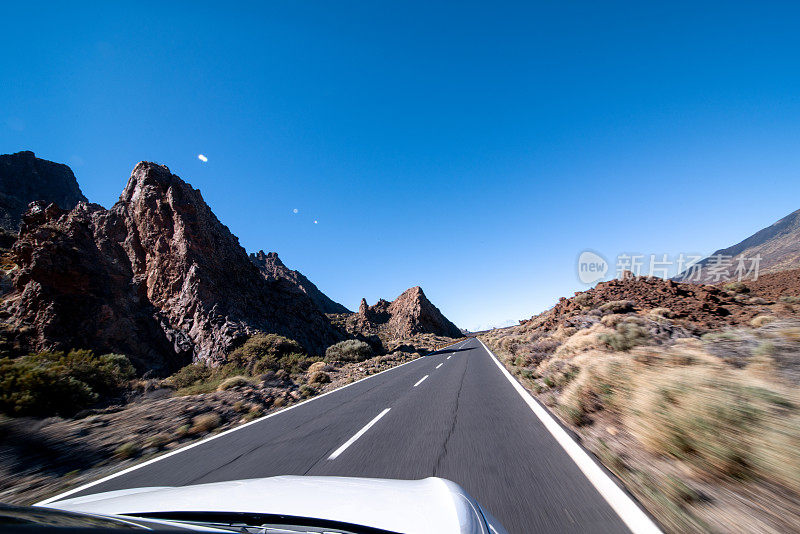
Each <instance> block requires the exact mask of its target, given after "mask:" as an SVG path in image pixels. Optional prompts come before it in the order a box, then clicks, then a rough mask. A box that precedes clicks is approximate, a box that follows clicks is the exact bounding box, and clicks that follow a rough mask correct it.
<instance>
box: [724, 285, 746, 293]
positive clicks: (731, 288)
mask: <svg viewBox="0 0 800 534" xmlns="http://www.w3.org/2000/svg"><path fill="white" fill-rule="evenodd" d="M722 289H724V290H726V291H732V292H733V293H749V292H750V288H749V287H747V284H745V283H744V282H728V283H727V284H725V285H723V286H722Z"/></svg>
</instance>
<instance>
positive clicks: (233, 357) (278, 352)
mask: <svg viewBox="0 0 800 534" xmlns="http://www.w3.org/2000/svg"><path fill="white" fill-rule="evenodd" d="M302 350H303V348H302V347H301V346H300V344H299V343H297V342H296V341H294V340H291V339H288V338H285V337H282V336H279V335H276V334H256V335H254V336H252V337H251V338H249V339H248V340H247V341H245V343H244V344H243V345H242V346H241V347H239V348H237V349H235V350H233V351H231V352H230V353H229V354H228V357H227V362H226V363H225V364H223V365H220V366H218V367H210V366H208V365H206V364H204V363H202V362H199V363H193V364H190V365H187V366H186V367H184V368H182V369H181V370H179V371H178V372H177V373H175V374H174V375H172V376H170V377H169V378H168V379H167V383H169V384H171V385H173V386H174V387H175V388H177V390H178V392H177V393H178V395H196V394H199V393H210V392H212V391H215V390H216V389H218V388H220V389H227V388H228V387H233V386H234V385H244V382H243V381H248V382H249V380H248V379H249V378H252V377H255V376H258V375H263V374H267V373H269V372H273V373H276V375H281V374H283V375H287V374H299V373H302V372H305V370H306V369H308V367H309V366H310V365H311V364H312V363H314V362H316V361H317V360H318V359H317V358H312V357H310V356H308V355H307V354H305V353H303V352H302Z"/></svg>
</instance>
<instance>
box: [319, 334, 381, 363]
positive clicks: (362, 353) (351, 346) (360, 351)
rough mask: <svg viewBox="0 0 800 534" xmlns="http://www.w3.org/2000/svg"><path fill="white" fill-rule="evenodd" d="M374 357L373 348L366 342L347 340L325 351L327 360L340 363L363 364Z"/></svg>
mask: <svg viewBox="0 0 800 534" xmlns="http://www.w3.org/2000/svg"><path fill="white" fill-rule="evenodd" d="M373 355H374V353H373V351H372V347H370V346H369V344H368V343H365V342H364V341H359V340H357V339H346V340H344V341H340V342H339V343H336V344H335V345H331V346H330V347H328V349H327V350H326V351H325V360H326V361H329V362H332V361H340V362H363V361H364V360H367V359H369V358H371V357H372V356H373Z"/></svg>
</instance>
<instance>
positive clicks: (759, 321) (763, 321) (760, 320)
mask: <svg viewBox="0 0 800 534" xmlns="http://www.w3.org/2000/svg"><path fill="white" fill-rule="evenodd" d="M774 320H775V317H773V316H772V315H759V316H757V317H754V318H753V320H752V321H750V326H752V327H753V328H761V327H762V326H766V325H768V324H769V323H771V322H772V321H774Z"/></svg>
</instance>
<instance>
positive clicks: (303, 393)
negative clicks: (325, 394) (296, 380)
mask: <svg viewBox="0 0 800 534" xmlns="http://www.w3.org/2000/svg"><path fill="white" fill-rule="evenodd" d="M298 392H299V393H300V397H302V398H304V399H307V398H309V397H313V396H314V395H316V394H317V390H316V389H314V388H313V387H311V386H309V385H307V384H303V385H302V386H300V388H298Z"/></svg>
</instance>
